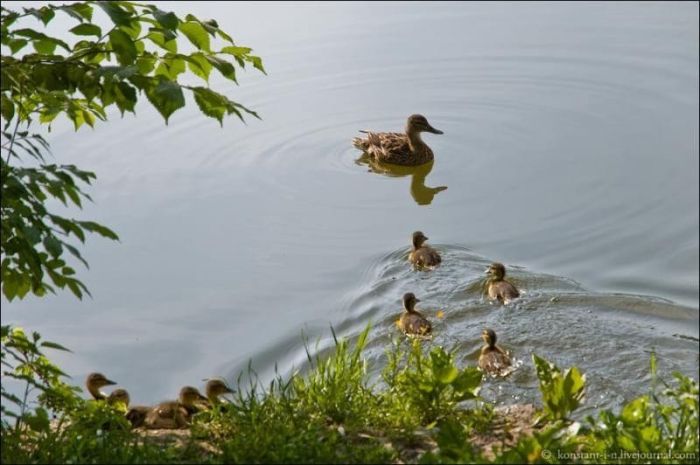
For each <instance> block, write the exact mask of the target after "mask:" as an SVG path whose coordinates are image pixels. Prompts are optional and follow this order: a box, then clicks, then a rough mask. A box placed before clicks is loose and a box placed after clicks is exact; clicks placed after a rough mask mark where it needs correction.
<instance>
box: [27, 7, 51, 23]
mask: <svg viewBox="0 0 700 465" xmlns="http://www.w3.org/2000/svg"><path fill="white" fill-rule="evenodd" d="M24 12H25V13H28V14H31V15H32V16H34V17H36V18H38V19H39V20H40V21H41V22H42V23H44V26H46V25H47V24H49V21H51V20H52V19H53V17H54V16H55V15H56V13H55V12H54V11H53V8H51V7H48V6H42V7H41V8H39V9H38V10H37V9H36V8H24Z"/></svg>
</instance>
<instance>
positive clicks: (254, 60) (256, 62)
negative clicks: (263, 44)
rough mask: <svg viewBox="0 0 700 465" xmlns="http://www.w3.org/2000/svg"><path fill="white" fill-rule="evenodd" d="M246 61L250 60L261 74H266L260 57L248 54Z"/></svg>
mask: <svg viewBox="0 0 700 465" xmlns="http://www.w3.org/2000/svg"><path fill="white" fill-rule="evenodd" d="M248 61H251V62H252V63H253V67H254V68H255V69H257V70H259V71H261V72H262V73H263V74H265V75H267V71H265V68H264V67H263V64H262V59H261V58H260V57H256V56H252V55H251V56H249V57H248Z"/></svg>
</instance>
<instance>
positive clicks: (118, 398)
mask: <svg viewBox="0 0 700 465" xmlns="http://www.w3.org/2000/svg"><path fill="white" fill-rule="evenodd" d="M107 402H108V403H109V404H111V405H116V404H118V403H122V404H124V407H126V409H127V410H126V414H125V415H124V416H125V417H126V419H127V420H129V423H131V427H132V428H138V427H139V426H143V423H144V421H145V420H146V415H148V412H149V411H150V410H151V407H147V406H145V405H134V406H131V407H129V404H130V403H131V398H130V396H129V392H128V391H127V390H126V389H122V388H119V389H115V390H114V391H112V392H111V393H110V395H109V396H108V397H107Z"/></svg>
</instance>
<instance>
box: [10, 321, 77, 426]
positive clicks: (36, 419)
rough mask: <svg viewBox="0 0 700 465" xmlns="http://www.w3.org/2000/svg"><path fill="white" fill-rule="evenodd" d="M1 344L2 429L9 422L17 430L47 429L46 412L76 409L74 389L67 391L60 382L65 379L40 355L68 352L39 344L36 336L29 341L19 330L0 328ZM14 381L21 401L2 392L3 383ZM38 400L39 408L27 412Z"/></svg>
mask: <svg viewBox="0 0 700 465" xmlns="http://www.w3.org/2000/svg"><path fill="white" fill-rule="evenodd" d="M0 344H2V351H1V354H0V356H1V359H0V360H2V376H3V384H2V386H1V394H2V399H3V402H2V405H1V406H0V408H1V409H2V410H1V411H2V428H3V430H4V429H6V428H8V427H9V426H10V425H9V420H10V419H11V418H14V419H15V427H16V428H17V429H18V428H19V427H20V425H22V423H26V424H27V425H29V427H30V428H31V429H33V430H45V429H47V428H48V422H49V420H48V413H47V410H48V409H57V410H64V411H72V410H74V409H75V408H76V406H77V405H78V401H79V399H78V398H77V396H76V392H77V391H78V389H77V388H74V387H71V386H69V385H68V384H66V383H65V382H63V380H62V379H61V378H63V377H65V376H66V375H65V373H63V372H62V371H61V370H60V369H59V368H58V367H57V366H56V365H55V364H53V363H51V362H50V361H49V359H48V358H47V357H46V356H45V355H44V353H43V349H44V348H47V349H55V350H62V351H68V349H66V348H65V347H63V346H61V345H60V344H57V343H55V342H51V341H43V340H42V339H41V336H40V335H39V333H36V332H34V333H32V335H31V337H29V336H28V335H27V334H26V333H25V332H24V330H23V329H22V328H17V327H16V328H12V327H10V326H2V328H1V329H0ZM8 379H11V380H15V381H17V382H19V383H23V384H24V386H25V387H24V393H23V395H22V397H21V398H20V397H18V396H16V395H14V394H12V393H11V392H10V391H9V390H8V389H6V386H7V384H6V381H7V380H8ZM34 397H37V398H38V401H39V407H38V408H36V409H35V410H34V411H31V410H30V407H31V405H32V402H33V401H32V399H33V398H34Z"/></svg>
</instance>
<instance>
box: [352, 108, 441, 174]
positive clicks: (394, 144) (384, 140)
mask: <svg viewBox="0 0 700 465" xmlns="http://www.w3.org/2000/svg"><path fill="white" fill-rule="evenodd" d="M360 132H362V133H365V134H367V137H365V138H361V137H356V138H354V139H353V141H352V143H353V145H354V146H355V147H357V148H358V149H360V150H362V151H363V152H365V153H366V154H368V155H369V156H370V157H372V158H374V159H375V160H377V161H379V162H382V163H390V164H394V165H403V166H419V165H423V164H425V163H428V162H430V161H432V160H433V158H434V157H433V151H432V150H431V149H430V147H428V146H427V144H426V143H425V142H423V139H421V132H432V133H433V134H442V131H440V130H439V129H435V128H434V127H432V126H431V125H430V123H428V120H427V119H426V118H425V116H423V115H411V116H409V117H408V120H407V121H406V132H405V133H400V132H372V131H360Z"/></svg>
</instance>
